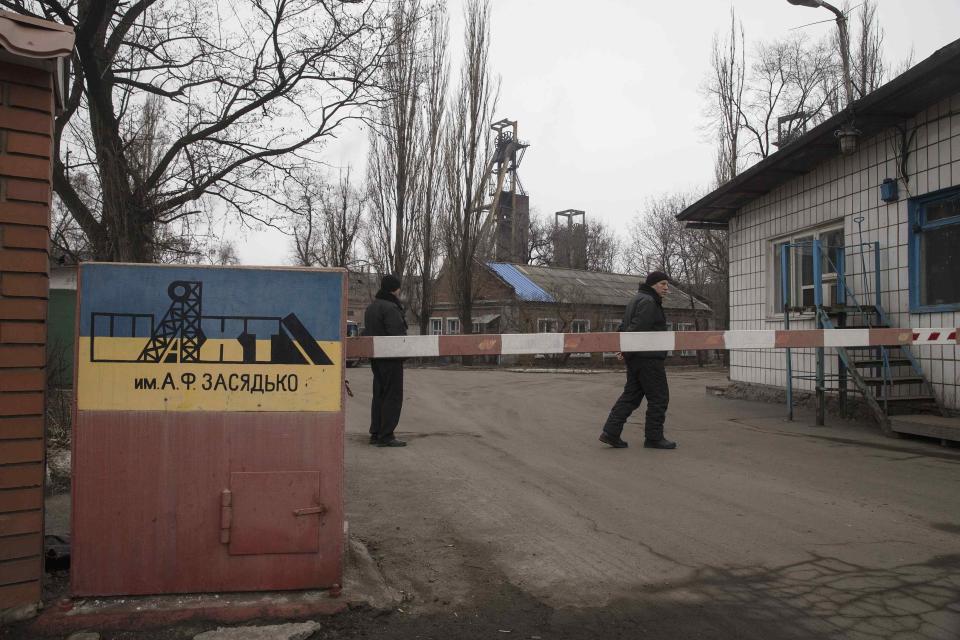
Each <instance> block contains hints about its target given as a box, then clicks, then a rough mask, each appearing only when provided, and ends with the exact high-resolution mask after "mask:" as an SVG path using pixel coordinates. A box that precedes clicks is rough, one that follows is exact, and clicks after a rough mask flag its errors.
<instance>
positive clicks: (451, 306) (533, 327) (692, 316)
mask: <svg viewBox="0 0 960 640" xmlns="http://www.w3.org/2000/svg"><path fill="white" fill-rule="evenodd" d="M640 280H641V276H638V275H628V274H620V273H599V272H595V271H584V270H580V269H566V268H560V267H541V266H533V265H519V264H509V263H504V262H490V263H486V264H485V265H483V266H482V268H479V269H478V270H477V275H476V298H475V301H474V306H473V327H472V330H473V333H552V332H559V333H586V332H591V331H593V332H608V331H616V330H617V327H618V326H619V325H620V322H621V320H622V319H623V312H624V309H625V307H626V304H627V302H629V301H630V299H631V298H632V297H633V296H634V295H636V292H637V286H638V284H639V282H640ZM450 291H451V287H450V283H449V281H448V279H447V275H446V273H442V274H441V275H440V279H439V281H438V284H437V292H438V296H437V301H436V304H434V306H433V312H432V313H431V318H430V331H431V333H432V334H435V335H451V334H458V333H463V332H462V330H461V327H460V318H459V314H458V310H457V306H456V303H455V301H454V300H453V298H452V296H451V295H450ZM663 307H664V312H665V313H666V316H667V322H668V323H669V326H670V329H672V330H675V331H695V330H701V331H706V330H707V329H712V328H713V312H712V310H711V309H710V307H709V306H707V305H706V304H704V303H703V302H702V301H700V300H697V299H696V298H694V297H692V296H690V295H688V294H687V293H685V292H683V291H681V290H680V289H678V288H676V287H671V289H670V293H668V294H667V297H666V299H665V300H664V301H663ZM696 357H697V353H696V352H695V351H679V352H673V353H671V354H670V358H669V362H672V363H674V364H682V363H691V362H694V361H695V359H696ZM599 358H600V355H599V354H598V355H597V356H596V358H594V359H595V360H598V359H599Z"/></svg>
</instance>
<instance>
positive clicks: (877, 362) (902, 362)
mask: <svg viewBox="0 0 960 640" xmlns="http://www.w3.org/2000/svg"><path fill="white" fill-rule="evenodd" d="M887 361H888V362H889V363H890V366H891V367H903V366H909V365H910V358H887ZM853 364H854V366H855V367H882V366H883V359H882V358H876V359H873V360H855V361H854V363H853Z"/></svg>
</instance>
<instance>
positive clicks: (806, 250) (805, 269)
mask: <svg viewBox="0 0 960 640" xmlns="http://www.w3.org/2000/svg"><path fill="white" fill-rule="evenodd" d="M795 242H796V243H797V244H800V243H802V246H800V247H796V248H794V251H799V252H800V285H801V286H810V285H812V284H813V237H812V236H807V237H804V238H797V239H796V241H795Z"/></svg>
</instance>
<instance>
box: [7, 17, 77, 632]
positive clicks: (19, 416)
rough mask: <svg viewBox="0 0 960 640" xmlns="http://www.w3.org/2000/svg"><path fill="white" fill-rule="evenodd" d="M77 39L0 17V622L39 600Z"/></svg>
mask: <svg viewBox="0 0 960 640" xmlns="http://www.w3.org/2000/svg"><path fill="white" fill-rule="evenodd" d="M73 39H74V36H73V32H72V30H70V29H68V28H66V27H63V26H60V25H57V24H54V23H51V22H46V21H43V20H36V19H32V18H26V17H23V16H19V15H17V14H14V13H9V12H6V11H0V99H2V104H0V619H2V618H3V617H6V616H8V615H17V614H18V613H23V612H24V611H30V610H31V609H32V608H33V607H35V606H36V603H38V602H39V601H40V593H41V584H40V580H41V576H42V571H43V483H44V457H45V456H44V454H45V451H44V397H45V395H44V394H45V387H46V368H45V363H46V336H47V327H46V320H47V297H48V277H47V273H48V269H47V264H48V245H49V227H50V197H51V157H52V154H53V126H54V114H55V111H56V109H57V107H58V106H60V105H62V100H63V97H64V91H63V89H64V81H65V69H64V63H63V60H64V58H65V57H67V56H69V55H70V52H71V50H72V49H73Z"/></svg>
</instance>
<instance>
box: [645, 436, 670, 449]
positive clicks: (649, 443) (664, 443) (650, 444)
mask: <svg viewBox="0 0 960 640" xmlns="http://www.w3.org/2000/svg"><path fill="white" fill-rule="evenodd" d="M643 446H644V447H645V448H647V449H676V448H677V443H676V442H673V441H672V440H667V439H666V438H660V439H659V440H644V441H643Z"/></svg>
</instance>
